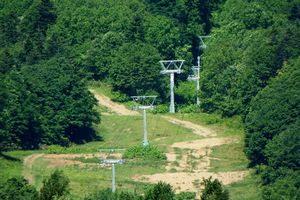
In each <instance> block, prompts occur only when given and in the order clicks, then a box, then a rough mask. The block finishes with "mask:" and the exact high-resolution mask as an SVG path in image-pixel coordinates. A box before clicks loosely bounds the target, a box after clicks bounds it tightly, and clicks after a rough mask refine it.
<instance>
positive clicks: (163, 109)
mask: <svg viewBox="0 0 300 200" xmlns="http://www.w3.org/2000/svg"><path fill="white" fill-rule="evenodd" d="M150 112H152V113H154V114H156V113H167V112H169V106H168V105H166V104H159V105H157V106H156V108H155V109H154V110H150Z"/></svg>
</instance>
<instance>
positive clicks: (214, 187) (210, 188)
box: [201, 177, 229, 200]
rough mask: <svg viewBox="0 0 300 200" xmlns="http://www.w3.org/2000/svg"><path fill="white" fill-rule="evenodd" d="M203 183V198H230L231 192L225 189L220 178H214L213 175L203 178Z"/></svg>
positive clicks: (214, 199) (206, 199) (204, 199)
mask: <svg viewBox="0 0 300 200" xmlns="http://www.w3.org/2000/svg"><path fill="white" fill-rule="evenodd" d="M201 185H203V186H204V189H203V190H202V195H201V200H228V199H229V193H228V191H227V190H226V189H224V187H223V185H222V183H221V182H220V181H219V180H218V179H215V180H212V177H210V178H208V179H204V178H203V182H202V183H201Z"/></svg>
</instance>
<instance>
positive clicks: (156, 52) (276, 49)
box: [0, 0, 300, 199]
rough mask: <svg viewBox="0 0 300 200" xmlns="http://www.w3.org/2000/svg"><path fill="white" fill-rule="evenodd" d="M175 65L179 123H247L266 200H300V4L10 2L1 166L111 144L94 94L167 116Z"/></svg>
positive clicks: (2, 14)
mask: <svg viewBox="0 0 300 200" xmlns="http://www.w3.org/2000/svg"><path fill="white" fill-rule="evenodd" d="M199 36H210V37H209V38H205V39H204V43H205V46H206V48H203V44H204V43H202V42H201V40H200V39H199ZM201 45H202V46H201ZM198 56H201V72H200V92H199V98H200V107H199V106H197V105H196V104H195V102H196V101H195V99H196V96H197V93H196V92H195V91H196V86H195V83H194V82H188V81H187V77H188V75H189V74H191V73H192V70H191V67H190V66H192V65H196V64H197V57H198ZM173 59H182V60H185V63H184V66H183V70H184V72H183V73H181V74H179V75H177V74H176V79H175V99H176V102H175V103H176V108H177V112H191V113H196V114H197V113H217V114H220V115H221V116H222V117H223V118H231V117H236V116H238V117H241V119H242V122H243V126H244V131H245V135H244V153H245V154H246V156H247V158H248V159H249V166H248V167H249V168H253V169H255V170H256V173H257V174H259V176H260V177H261V179H260V184H262V187H263V192H262V196H261V198H262V199H299V198H300V192H299V191H300V171H299V169H300V133H299V130H300V1H299V0H122V1H118V0H84V1H79V0H22V1H20V0H2V1H1V2H0V79H1V81H0V154H1V155H2V153H4V152H8V151H12V150H36V149H42V148H43V147H45V146H47V145H61V146H65V147H67V146H70V145H72V144H83V143H86V142H90V141H97V140H101V139H102V138H101V132H100V133H97V131H96V130H95V129H94V125H95V124H99V123H103V122H102V120H101V118H102V117H101V115H100V114H99V112H98V111H97V110H96V109H95V105H97V100H96V99H95V98H94V96H93V95H92V93H91V92H90V91H89V89H88V88H89V84H90V83H91V82H95V81H96V82H104V83H108V84H110V85H111V86H112V90H113V92H114V94H115V98H114V100H115V101H118V102H127V101H130V100H131V99H130V96H133V95H157V96H158V98H157V103H158V108H161V112H164V111H167V109H164V108H167V106H168V104H169V77H167V76H165V75H163V74H160V71H161V66H160V64H159V61H160V60H173ZM83 133H84V134H83ZM0 194H1V192H0ZM0 197H1V195H0ZM29 199H30V198H29ZM46 199H47V198H46ZM167 199H168V198H167ZM171 199H172V198H171Z"/></svg>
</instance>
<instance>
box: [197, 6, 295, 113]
mask: <svg viewBox="0 0 300 200" xmlns="http://www.w3.org/2000/svg"><path fill="white" fill-rule="evenodd" d="M293 5H294V2H293V1H289V2H282V1H272V6H270V2H269V1H250V2H249V1H240V0H229V1H226V2H225V3H224V5H223V6H222V9H221V11H220V12H217V13H215V15H214V22H215V25H216V28H214V29H212V37H211V38H209V39H207V40H206V41H205V42H206V44H207V49H205V50H204V56H203V66H204V67H203V73H202V84H201V85H202V86H201V90H202V91H203V94H202V102H203V104H202V107H203V109H205V110H206V111H210V112H213V111H218V112H221V113H222V114H223V115H225V116H231V115H235V114H241V113H242V114H245V113H247V110H248V108H249V103H250V101H251V100H252V98H253V97H254V96H256V94H257V93H258V92H259V91H260V90H261V89H263V88H264V87H265V86H267V84H268V81H269V79H270V78H272V77H275V76H276V75H277V72H278V70H279V69H280V68H282V66H283V63H284V62H285V61H287V60H288V59H291V58H296V57H297V56H298V55H299V53H300V52H299V39H300V38H299V34H297V33H299V31H300V29H299V28H300V26H299V23H298V22H295V21H293V20H290V18H289V15H290V12H292V11H291V10H292V7H293Z"/></svg>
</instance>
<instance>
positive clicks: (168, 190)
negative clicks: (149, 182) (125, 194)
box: [145, 182, 175, 200]
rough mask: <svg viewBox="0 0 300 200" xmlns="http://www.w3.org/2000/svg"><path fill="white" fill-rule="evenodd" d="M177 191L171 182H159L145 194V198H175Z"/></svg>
mask: <svg viewBox="0 0 300 200" xmlns="http://www.w3.org/2000/svg"><path fill="white" fill-rule="evenodd" d="M174 197H175V193H174V191H173V189H172V186H171V185H170V184H167V183H164V182H159V183H157V184H156V185H154V187H152V188H150V189H149V190H148V191H147V192H146V194H145V200H173V199H175V198H174Z"/></svg>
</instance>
